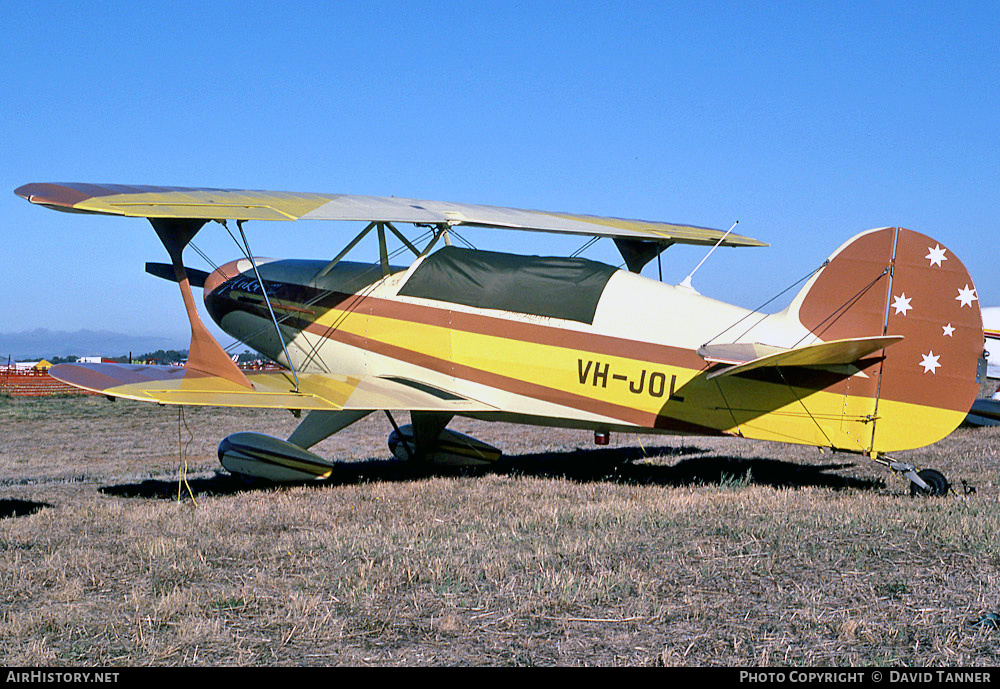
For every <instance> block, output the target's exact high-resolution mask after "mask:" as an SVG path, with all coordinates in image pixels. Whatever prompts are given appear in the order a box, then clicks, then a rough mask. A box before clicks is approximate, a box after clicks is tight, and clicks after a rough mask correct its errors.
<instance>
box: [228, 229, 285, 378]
mask: <svg viewBox="0 0 1000 689" xmlns="http://www.w3.org/2000/svg"><path fill="white" fill-rule="evenodd" d="M236 227H237V229H239V231H240V237H241V238H242V239H243V246H244V247H245V248H246V252H247V258H248V259H250V265H252V266H253V274H254V275H256V276H257V284H259V285H260V291H261V293H263V295H264V301H265V302H266V303H267V310H268V313H270V314H271V321H272V322H273V323H274V329H275V331H276V332H277V333H278V341H279V342H281V349H282V351H284V352H285V361H287V362H288V368H290V369H291V370H292V378H294V379H295V392H298V391H299V376H298V374H297V373H295V364H293V363H292V357H290V356H288V347H286V346H285V336H284V335H282V334H281V328H280V327H278V319H277V318H275V317H274V309H273V308H271V298H270V297H269V296H267V287H266V286H265V285H264V281H263V280H262V279H261V277H260V271H259V270H257V261H255V260H254V259H253V253H252V252H251V251H250V243H249V242H248V241H247V236H246V234H244V232H243V221H242V220H237V221H236Z"/></svg>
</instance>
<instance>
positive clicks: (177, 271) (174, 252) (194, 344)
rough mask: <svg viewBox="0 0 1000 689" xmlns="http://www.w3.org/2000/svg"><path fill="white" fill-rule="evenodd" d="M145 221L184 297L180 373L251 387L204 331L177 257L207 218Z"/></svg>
mask: <svg viewBox="0 0 1000 689" xmlns="http://www.w3.org/2000/svg"><path fill="white" fill-rule="evenodd" d="M149 222H150V224H151V225H152V226H153V229H154V230H156V234H157V236H159V238H160V241H161V242H163V246H164V248H165V249H166V250H167V253H168V254H170V261H171V263H173V266H174V276H175V277H176V279H177V284H178V285H179V286H180V288H181V298H182V299H184V308H185V309H186V310H187V315H188V321H189V322H190V324H191V345H190V346H189V347H188V360H187V363H186V364H185V365H184V368H185V374H184V375H185V376H187V375H188V374H190V373H191V372H193V371H197V372H198V373H200V374H206V375H210V376H219V377H221V378H225V379H226V380H229V381H232V382H234V383H236V384H237V385H241V386H243V387H246V388H250V389H251V390H252V389H253V385H251V384H250V381H249V380H247V377H246V376H245V375H244V374H243V371H241V370H240V369H239V368H238V367H237V366H236V364H234V363H233V360H232V359H230V358H229V355H228V354H226V352H225V351H224V350H223V349H222V346H221V345H219V343H218V342H216V340H215V338H214V337H212V334H211V333H210V332H208V328H206V327H205V324H204V323H202V322H201V318H200V317H199V316H198V309H197V308H195V305H194V296H193V295H192V294H191V283H190V281H189V280H188V275H187V270H185V268H184V261H183V259H182V258H181V254H182V253H183V252H184V247H185V246H187V245H188V243H190V241H191V240H192V239H193V238H194V236H195V235H196V234H197V233H198V230H200V229H201V228H202V226H203V225H204V224H205V223H206V222H207V221H205V220H195V219H187V218H184V219H177V218H150V219H149ZM196 375H197V374H196Z"/></svg>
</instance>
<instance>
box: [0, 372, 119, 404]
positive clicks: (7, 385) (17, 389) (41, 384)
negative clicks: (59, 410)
mask: <svg viewBox="0 0 1000 689" xmlns="http://www.w3.org/2000/svg"><path fill="white" fill-rule="evenodd" d="M97 394H99V393H96V392H90V391H89V390H81V389H80V388H77V387H73V386H72V385H69V384H68V383H63V382H62V381H59V380H56V379H55V378H53V377H52V376H50V375H49V373H48V371H30V370H29V371H18V370H15V369H7V370H3V369H0V395H10V396H11V397H44V396H46V395H97Z"/></svg>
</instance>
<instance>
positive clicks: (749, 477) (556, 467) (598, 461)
mask: <svg viewBox="0 0 1000 689" xmlns="http://www.w3.org/2000/svg"><path fill="white" fill-rule="evenodd" d="M705 452H706V451H705V450H702V449H700V448H697V447H687V446H685V447H650V448H645V449H643V448H640V447H621V448H599V449H578V450H574V451H571V452H539V453H530V454H523V455H511V456H505V457H503V458H502V459H501V460H499V461H498V462H496V464H494V465H492V466H489V467H477V468H468V467H464V468H449V467H440V466H431V467H427V466H421V465H414V464H410V463H407V462H402V461H399V460H392V459H367V460H364V461H360V462H343V463H339V464H336V465H335V466H334V468H333V470H332V473H331V475H330V476H329V478H326V479H323V480H318V481H316V480H313V481H302V482H299V483H288V482H282V483H280V484H279V483H272V482H268V481H263V480H260V479H255V480H253V481H252V482H247V481H246V480H244V479H242V478H240V477H237V476H232V475H229V474H224V473H221V472H220V473H218V474H216V475H215V476H212V477H199V478H193V479H188V485H189V486H190V488H191V491H192V492H193V493H194V494H195V495H196V496H202V495H233V494H236V493H242V492H246V491H256V490H275V489H279V488H285V487H288V486H308V487H315V488H322V487H324V486H330V485H334V486H337V485H350V484H357V483H374V482H404V481H415V480H420V479H424V478H427V477H429V476H476V475H486V474H497V475H509V476H531V477H538V478H563V479H567V480H570V481H579V482H598V481H604V482H609V483H621V484H631V485H661V486H691V485H759V486H771V487H775V488H806V487H822V488H833V489H838V490H844V489H853V490H879V489H882V488H884V487H885V483H884V482H883V481H881V480H874V479H862V478H855V477H850V476H842V475H839V474H835V473H829V472H832V471H836V470H839V469H845V468H848V467H851V466H854V464H853V463H851V462H843V463H828V464H821V465H809V464H797V463H794V462H786V461H782V460H777V459H766V458H753V459H746V458H741V457H732V456H725V455H705ZM693 455H699V456H693ZM686 456H687V458H685V459H681V460H680V461H678V462H676V463H675V464H671V465H659V464H649V463H644V462H641V460H643V459H655V458H663V457H667V458H669V457H686ZM100 490H101V492H102V493H105V494H108V495H115V496H118V497H126V498H154V499H156V498H159V499H176V498H177V494H178V480H177V479H176V478H170V479H147V480H145V481H142V482H140V483H130V484H119V485H108V486H104V487H102V488H101V489H100ZM181 494H182V496H183V495H187V489H186V488H184V487H182V488H181Z"/></svg>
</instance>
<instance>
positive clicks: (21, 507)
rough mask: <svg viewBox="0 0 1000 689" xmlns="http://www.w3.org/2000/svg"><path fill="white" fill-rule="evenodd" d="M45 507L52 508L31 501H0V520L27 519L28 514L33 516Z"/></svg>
mask: <svg viewBox="0 0 1000 689" xmlns="http://www.w3.org/2000/svg"><path fill="white" fill-rule="evenodd" d="M46 507H52V505H50V504H49V503H47V502H35V501H33V500H0V519H8V518H10V517H27V516H28V515H29V514H34V513H35V512H38V511H39V510H42V509H44V508H46Z"/></svg>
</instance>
